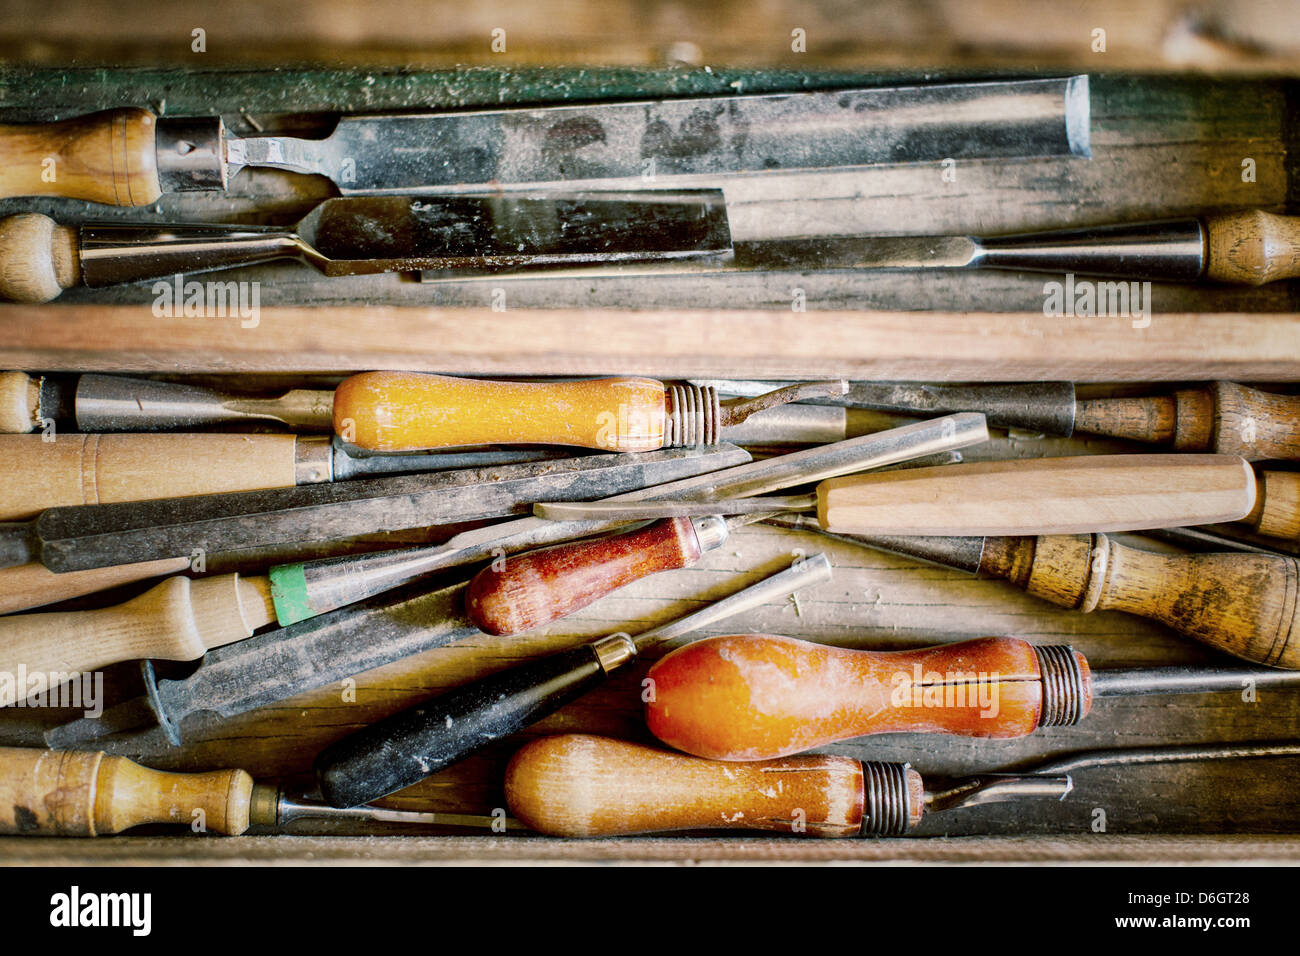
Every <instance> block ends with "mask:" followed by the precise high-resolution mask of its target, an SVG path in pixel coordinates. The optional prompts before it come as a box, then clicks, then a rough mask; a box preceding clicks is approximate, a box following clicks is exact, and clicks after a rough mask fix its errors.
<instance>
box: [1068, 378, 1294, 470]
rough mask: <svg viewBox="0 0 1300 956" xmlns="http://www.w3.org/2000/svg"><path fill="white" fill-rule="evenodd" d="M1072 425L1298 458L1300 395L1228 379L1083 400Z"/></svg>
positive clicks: (1256, 457) (1182, 445)
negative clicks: (1201, 385)
mask: <svg viewBox="0 0 1300 956" xmlns="http://www.w3.org/2000/svg"><path fill="white" fill-rule="evenodd" d="M1074 427H1075V429H1076V430H1077V431H1082V432H1088V433H1089V434H1093V435H1106V436H1108V437H1111V438H1123V439H1127V440H1129V441H1144V442H1152V443H1155V444H1161V445H1168V446H1170V447H1171V448H1174V449H1176V450H1177V451H1202V452H1215V453H1217V454H1221V455H1240V456H1241V457H1242V458H1245V459H1247V460H1248V461H1261V460H1264V459H1268V458H1277V459H1282V460H1287V461H1296V460H1300V396H1297V395H1278V394H1275V393H1273V392H1261V391H1260V390H1259V389H1257V388H1247V387H1246V386H1245V385H1237V384H1235V383H1233V382H1215V383H1214V384H1212V385H1210V386H1208V387H1206V388H1188V389H1180V390H1179V391H1176V392H1174V393H1173V394H1172V395H1154V396H1142V397H1132V398H1093V399H1085V400H1083V401H1080V402H1079V403H1078V406H1077V408H1076V410H1075V418H1074Z"/></svg>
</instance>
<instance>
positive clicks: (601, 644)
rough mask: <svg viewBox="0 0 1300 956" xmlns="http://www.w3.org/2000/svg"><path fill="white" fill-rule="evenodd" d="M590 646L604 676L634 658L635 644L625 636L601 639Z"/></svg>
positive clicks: (616, 635)
mask: <svg viewBox="0 0 1300 956" xmlns="http://www.w3.org/2000/svg"><path fill="white" fill-rule="evenodd" d="M591 646H592V649H593V650H595V652H596V660H597V661H599V662H600V669H601V670H603V671H604V672H605V673H606V674H608V673H610V672H611V671H614V670H616V669H618V668H620V667H622V666H623V665H624V664H626V663H627V662H628V661H630V660H632V658H634V657H636V644H635V643H633V641H632V638H630V637H628V636H627V635H626V634H613V635H611V636H609V637H604V638H601V639H600V640H599V641H597V642H596V643H595V644H592V645H591Z"/></svg>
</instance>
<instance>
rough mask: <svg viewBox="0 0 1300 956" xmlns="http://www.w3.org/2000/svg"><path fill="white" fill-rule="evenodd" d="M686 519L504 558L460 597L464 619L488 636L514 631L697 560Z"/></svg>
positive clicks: (694, 540)
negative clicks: (464, 606) (462, 600)
mask: <svg viewBox="0 0 1300 956" xmlns="http://www.w3.org/2000/svg"><path fill="white" fill-rule="evenodd" d="M700 554H701V550H700V542H699V539H698V537H697V536H696V534H695V528H694V526H693V525H692V524H691V521H690V519H689V518H669V519H665V520H663V521H656V522H655V523H654V524H652V525H647V526H646V527H644V528H638V529H637V530H635V531H628V532H625V533H623V534H616V535H610V536H608V537H603V538H595V539H591V540H586V541H573V542H569V543H567V544H557V545H555V546H553V547H549V548H542V549H540V550H538V551H530V552H528V553H527V554H523V555H519V556H518V557H510V558H506V559H504V561H503V562H502V563H501V564H500V565H499V566H498V565H497V563H496V562H493V564H492V565H491V566H489V567H486V568H484V569H483V570H482V571H480V572H479V573H478V574H476V575H475V576H474V578H473V580H471V581H470V583H469V591H468V593H467V595H466V597H465V604H466V608H467V610H468V612H469V617H470V620H471V621H473V622H474V625H475V626H476V627H478V629H479V630H481V631H484V632H486V633H488V634H518V633H520V632H522V631H529V630H532V629H533V628H535V627H541V626H542V625H544V624H549V623H550V622H551V621H554V620H558V619H559V618H562V617H564V616H565V615H566V614H572V613H573V612H574V611H576V610H578V609H579V608H584V607H586V606H587V605H588V604H591V603H592V602H593V601H596V600H599V599H600V598H602V597H604V596H605V595H606V594H608V593H610V592H611V591H615V590H617V589H618V588H621V587H623V586H624V585H627V584H631V583H632V582H633V581H637V580H640V579H641V578H643V577H645V576H646V575H649V574H654V573H656V572H658V571H668V570H671V569H674V568H685V567H689V566H690V565H692V564H694V563H695V562H696V561H698V560H699V559H700Z"/></svg>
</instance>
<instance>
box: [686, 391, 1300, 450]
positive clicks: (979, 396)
mask: <svg viewBox="0 0 1300 956" xmlns="http://www.w3.org/2000/svg"><path fill="white" fill-rule="evenodd" d="M689 384H691V385H694V386H696V387H699V388H712V389H714V390H715V391H717V392H718V393H719V394H722V395H737V396H742V397H748V396H753V395H763V394H765V393H767V392H770V391H772V390H773V389H776V388H781V387H782V386H783V385H785V384H787V383H785V382H764V381H743V380H735V381H733V380H726V379H693V380H692V381H691V382H690V383H689ZM803 401H808V402H817V403H835V404H842V405H846V406H849V407H857V408H869V409H872V410H875V411H881V412H891V413H893V414H896V415H915V416H920V417H925V416H929V415H951V414H952V413H954V412H982V413H983V414H984V415H985V416H986V417H987V418H988V422H989V424H990V425H992V426H994V427H997V428H1017V429H1022V430H1024V431H1030V432H1043V433H1046V434H1049V435H1064V436H1067V437H1068V436H1069V435H1071V434H1073V433H1074V432H1076V431H1079V432H1086V433H1089V434H1093V435H1105V436H1106V437H1108V438H1121V439H1125V440H1127V441H1142V442H1152V443H1154V444H1159V445H1166V446H1169V447H1171V448H1174V449H1175V450H1177V451H1194V452H1214V453H1216V454H1221V455H1240V456H1241V457H1242V458H1246V459H1248V460H1250V461H1259V460H1261V459H1267V458H1278V459H1288V460H1292V461H1294V460H1297V459H1300V396H1295V395H1280V394H1276V393H1274V392H1264V391H1260V390H1259V389H1256V388H1248V387H1246V386H1245V385H1236V384H1234V383H1232V382H1213V383H1211V384H1209V385H1206V386H1202V387H1198V388H1185V389H1178V390H1176V391H1174V392H1173V393H1172V394H1170V395H1153V396H1138V397H1125V398H1078V397H1077V396H1076V395H1075V389H1074V385H1072V384H1071V383H1070V382H1029V383H1024V384H1007V385H926V384H918V383H914V382H851V383H849V388H848V391H846V392H845V393H844V395H842V396H840V397H838V398H835V397H830V398H812V399H803Z"/></svg>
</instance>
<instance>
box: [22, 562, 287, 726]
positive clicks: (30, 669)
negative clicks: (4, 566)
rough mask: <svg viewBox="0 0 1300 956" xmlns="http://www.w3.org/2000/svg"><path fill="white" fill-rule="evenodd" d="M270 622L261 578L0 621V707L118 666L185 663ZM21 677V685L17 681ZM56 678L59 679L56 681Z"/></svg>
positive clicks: (170, 584)
mask: <svg viewBox="0 0 1300 956" xmlns="http://www.w3.org/2000/svg"><path fill="white" fill-rule="evenodd" d="M273 620H275V614H274V610H273V607H272V603H271V589H270V584H269V583H268V581H267V579H266V578H264V577H251V578H242V577H240V576H239V575H238V574H221V575H217V576H215V577H211V578H200V579H198V580H195V581H191V580H190V579H189V578H186V577H179V576H178V577H173V578H168V579H167V580H166V581H164V582H162V583H161V584H159V585H157V586H155V587H153V588H151V589H150V590H148V591H146V592H145V593H144V594H141V595H140V596H139V597H137V598H133V599H132V600H130V601H127V602H126V603H124V604H119V605H117V606H115V607H109V608H103V609H101V610H96V611H63V612H47V613H43V614H17V615H13V616H10V617H3V618H0V674H7V675H10V680H8V681H0V707H4V706H8V705H9V704H12V703H15V702H16V701H17V700H21V699H25V698H26V697H27V696H29V695H30V694H32V693H35V692H37V691H39V690H43V689H44V688H42V687H40V686H39V685H38V684H33V683H32V680H31V679H32V678H35V679H36V680H38V681H43V682H44V683H45V684H46V685H47V686H49V687H56V686H58V685H59V684H62V683H63V682H65V681H67V680H70V679H72V678H73V677H76V676H79V675H81V674H86V673H89V672H92V671H95V670H98V669H100V668H102V667H106V666H108V665H109V664H115V663H117V662H118V661H128V660H136V659H143V658H160V659H163V660H175V661H189V660H195V659H196V658H199V657H201V656H203V654H204V652H205V651H207V650H209V649H211V648H213V647H220V646H221V645H223V644H229V643H231V642H232V641H239V640H243V639H244V638H246V637H249V636H251V635H252V633H253V632H254V631H255V630H257V629H258V628H259V627H262V626H263V625H265V624H269V623H271V622H272V621H273ZM22 674H26V675H27V676H28V678H29V679H28V680H21V679H20V678H19V676H18V675H22ZM60 675H62V676H60Z"/></svg>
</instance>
